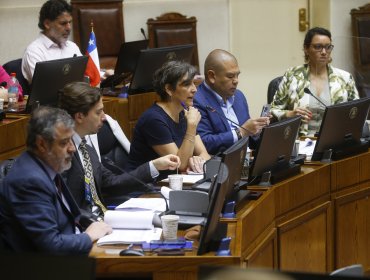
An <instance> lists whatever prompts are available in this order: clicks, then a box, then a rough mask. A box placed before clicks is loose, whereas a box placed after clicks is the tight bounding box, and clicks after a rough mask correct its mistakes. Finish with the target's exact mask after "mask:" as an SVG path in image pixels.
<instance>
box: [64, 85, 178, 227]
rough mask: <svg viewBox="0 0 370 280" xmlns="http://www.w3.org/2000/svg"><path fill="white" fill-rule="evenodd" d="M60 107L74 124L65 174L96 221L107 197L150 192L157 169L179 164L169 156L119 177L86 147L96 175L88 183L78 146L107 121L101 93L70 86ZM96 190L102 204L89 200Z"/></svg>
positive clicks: (173, 156)
mask: <svg viewBox="0 0 370 280" xmlns="http://www.w3.org/2000/svg"><path fill="white" fill-rule="evenodd" d="M60 107H61V108H62V109H65V110H66V111H67V112H68V113H69V114H70V115H71V116H72V118H73V119H74V121H75V134H74V135H73V137H72V139H73V143H74V145H75V149H76V151H75V152H74V154H73V156H72V167H71V168H70V169H69V170H67V171H65V172H64V173H63V176H64V178H65V179H66V182H67V185H68V187H69V188H70V191H71V192H72V194H73V197H74V199H75V200H76V202H77V204H78V206H79V207H80V208H81V210H82V211H83V214H84V215H87V216H90V218H91V219H93V220H94V219H99V218H102V217H103V214H104V213H103V212H104V208H105V207H106V206H107V205H106V203H105V201H104V198H110V199H111V200H113V199H114V198H115V197H118V196H119V197H122V196H124V195H129V194H130V193H132V192H137V191H141V192H145V191H146V192H147V191H150V190H148V187H147V186H146V184H147V183H150V182H153V181H154V178H155V177H156V176H158V175H159V172H158V170H167V169H171V170H174V169H176V168H177V167H178V166H179V164H180V159H179V157H178V156H176V155H167V156H164V157H160V158H157V159H155V160H152V161H150V162H147V163H145V164H143V165H141V166H139V167H138V168H137V169H135V170H133V171H131V172H129V173H127V172H124V173H123V174H120V175H116V174H114V173H112V172H111V171H110V170H108V169H107V168H106V167H104V165H103V164H102V163H101V162H100V161H99V157H98V155H97V152H96V150H95V149H94V148H93V147H91V146H89V145H86V146H87V147H86V148H87V151H88V154H89V158H90V162H91V166H92V174H93V182H91V181H92V180H89V183H87V182H86V177H87V174H86V172H85V169H84V163H83V161H84V160H83V154H82V151H81V150H80V151H79V146H80V144H81V142H82V139H83V138H86V137H89V135H90V134H95V133H97V132H98V130H99V129H100V128H101V127H102V125H103V121H104V120H105V114H104V105H103V101H102V96H101V93H100V90H99V89H98V88H94V87H90V86H89V85H88V84H87V83H82V82H75V83H70V84H68V85H66V86H65V87H64V89H63V91H62V92H61V95H60ZM92 184H94V185H92ZM94 187H95V190H96V193H97V197H98V199H99V201H97V199H95V198H94V197H90V193H91V196H92V195H93V194H92V192H93V191H94V190H93V188H94ZM122 202H124V201H123V200H122ZM99 204H102V205H99Z"/></svg>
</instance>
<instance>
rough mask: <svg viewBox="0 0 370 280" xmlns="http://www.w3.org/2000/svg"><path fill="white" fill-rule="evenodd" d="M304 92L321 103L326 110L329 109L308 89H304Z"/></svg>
mask: <svg viewBox="0 0 370 280" xmlns="http://www.w3.org/2000/svg"><path fill="white" fill-rule="evenodd" d="M303 91H304V93H306V94H309V95H311V96H312V97H313V98H315V99H316V100H317V101H319V103H321V104H322V105H323V106H324V107H325V108H326V107H327V106H326V104H325V103H324V102H322V101H321V99H320V98H318V97H317V96H315V95H314V94H313V93H312V92H311V91H310V90H309V89H308V88H304V90H303Z"/></svg>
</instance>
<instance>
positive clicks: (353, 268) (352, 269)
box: [330, 264, 364, 277]
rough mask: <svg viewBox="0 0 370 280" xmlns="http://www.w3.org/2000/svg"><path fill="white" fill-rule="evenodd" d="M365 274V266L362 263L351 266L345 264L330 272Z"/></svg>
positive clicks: (333, 273)
mask: <svg viewBox="0 0 370 280" xmlns="http://www.w3.org/2000/svg"><path fill="white" fill-rule="evenodd" d="M334 275H335V276H357V277H360V276H364V268H363V267H362V265H361V264H354V265H350V266H345V267H342V268H338V269H337V270H334V271H333V272H332V273H330V276H334Z"/></svg>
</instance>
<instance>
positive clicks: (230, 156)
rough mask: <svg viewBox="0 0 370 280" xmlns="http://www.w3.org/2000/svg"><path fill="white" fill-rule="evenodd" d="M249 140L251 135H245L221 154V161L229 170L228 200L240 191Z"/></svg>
mask: <svg viewBox="0 0 370 280" xmlns="http://www.w3.org/2000/svg"><path fill="white" fill-rule="evenodd" d="M248 140H249V137H243V138H242V139H240V140H238V141H237V142H235V143H234V144H233V145H232V146H231V147H229V148H228V149H226V150H225V151H224V152H223V153H222V155H221V162H222V163H224V164H225V165H226V166H227V168H228V170H229V175H228V178H227V182H226V187H227V189H226V200H229V199H232V197H233V195H234V194H235V193H236V192H238V191H239V187H240V177H241V174H242V171H243V167H244V162H245V156H246V153H247V147H248Z"/></svg>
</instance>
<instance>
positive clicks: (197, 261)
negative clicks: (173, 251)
mask: <svg viewBox="0 0 370 280" xmlns="http://www.w3.org/2000/svg"><path fill="white" fill-rule="evenodd" d="M107 248H108V249H109V247H104V248H102V247H97V246H96V245H95V246H94V248H93V250H92V252H91V254H90V256H92V257H95V258H96V264H97V268H96V276H97V278H107V277H121V278H131V277H151V278H152V279H153V280H174V279H185V280H192V279H197V274H198V268H199V266H200V265H204V264H206V265H227V266H230V265H234V266H240V257H239V256H232V257H217V256H214V253H209V254H206V255H203V256H196V255H195V252H187V253H186V255H185V256H165V257H162V256H156V255H152V256H150V255H146V256H145V257H120V256H119V255H118V251H119V250H118V249H117V246H116V247H110V248H113V250H116V251H117V252H115V254H107V253H106V249H107ZM118 248H119V247H118ZM122 248H124V247H122Z"/></svg>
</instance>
